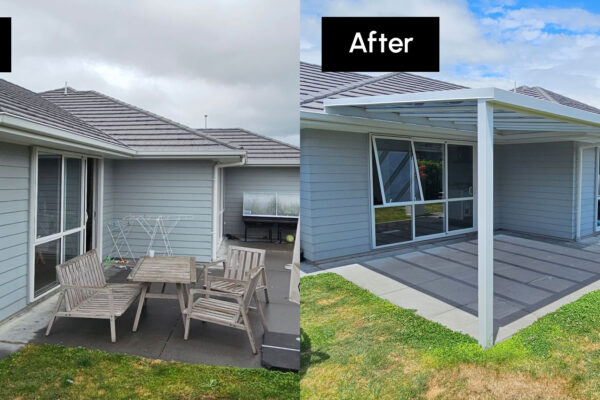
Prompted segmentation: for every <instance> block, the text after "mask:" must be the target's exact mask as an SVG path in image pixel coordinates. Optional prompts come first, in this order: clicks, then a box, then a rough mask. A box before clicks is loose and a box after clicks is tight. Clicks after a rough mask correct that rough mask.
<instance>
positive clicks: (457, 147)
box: [371, 136, 473, 246]
mask: <svg viewBox="0 0 600 400" xmlns="http://www.w3.org/2000/svg"><path fill="white" fill-rule="evenodd" d="M372 147H373V151H372V154H371V156H372V179H373V207H374V212H373V215H374V226H375V246H386V245H391V244H395V243H402V242H408V241H413V240H417V239H421V238H431V237H436V236H443V235H446V234H448V233H450V232H452V233H455V232H456V231H463V230H469V229H472V228H473V146H471V145H466V144H446V143H440V142H429V141H415V140H408V139H393V138H387V137H376V136H374V137H373V141H372Z"/></svg>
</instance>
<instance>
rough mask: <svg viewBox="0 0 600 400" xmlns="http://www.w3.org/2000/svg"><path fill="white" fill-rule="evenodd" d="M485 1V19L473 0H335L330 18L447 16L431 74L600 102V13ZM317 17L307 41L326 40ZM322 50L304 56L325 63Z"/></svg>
mask: <svg viewBox="0 0 600 400" xmlns="http://www.w3.org/2000/svg"><path fill="white" fill-rule="evenodd" d="M482 3H483V7H482V9H483V10H484V16H483V17H478V16H476V15H475V14H474V13H473V12H471V11H470V9H469V7H468V4H467V2H466V1H451V2H449V1H441V0H407V1H402V2H398V1H393V0H370V1H366V0H359V1H354V0H336V1H332V2H328V3H327V6H324V7H323V15H331V16H342V15H349V16H350V15H362V16H371V15H372V16H440V31H441V32H440V36H441V40H440V47H441V54H440V56H441V57H440V61H441V72H439V73H429V74H425V75H428V76H431V77H433V78H437V79H442V80H447V81H451V82H455V83H459V84H463V85H465V86H470V87H482V86H496V87H500V88H505V89H511V88H512V87H513V86H514V81H516V82H517V85H528V86H542V87H545V88H547V89H550V90H553V91H556V92H559V93H561V94H564V95H565V96H569V97H572V98H575V99H577V100H580V101H583V102H586V103H588V104H591V105H594V106H596V107H600V96H599V95H598V94H599V93H600V91H599V89H600V79H598V73H597V71H598V65H600V15H598V14H593V13H591V12H589V11H586V10H583V9H579V8H573V7H569V8H556V7H555V8H544V7H540V8H531V7H530V8H520V9H515V8H514V4H515V3H514V1H512V0H505V1H487V2H486V1H482ZM507 6H511V7H510V8H509V7H507ZM311 18H312V20H308V19H306V18H302V20H301V32H302V38H303V39H307V40H309V41H310V42H311V43H319V42H320V36H319V35H320V33H319V30H318V29H316V28H315V26H314V25H315V22H314V19H315V17H314V16H312V17H311ZM319 52H320V49H314V48H312V49H308V50H307V51H302V52H301V58H302V59H303V60H307V61H308V60H315V59H316V60H319V59H320V55H319V54H318V53H319ZM313 62H314V61H313Z"/></svg>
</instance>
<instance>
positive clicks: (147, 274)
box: [127, 256, 196, 332]
mask: <svg viewBox="0 0 600 400" xmlns="http://www.w3.org/2000/svg"><path fill="white" fill-rule="evenodd" d="M127 279H128V280H130V281H132V282H141V283H142V293H141V294H140V302H139V304H138V309H137V313H136V315H135V322H134V323H133V332H135V331H137V328H138V323H139V322H140V314H141V313H142V308H143V307H144V301H145V300H146V298H149V299H177V300H179V308H180V310H181V318H183V321H184V323H185V316H184V314H183V311H184V310H185V300H184V295H183V292H184V290H183V289H184V286H185V287H187V286H188V285H189V284H191V283H195V282H196V260H195V259H194V257H173V256H170V257H141V258H140V259H139V260H138V262H137V264H136V266H135V267H134V268H133V271H131V273H130V274H129V276H128V277H127ZM152 283H174V284H175V285H176V286H177V294H168V293H150V285H151V284H152Z"/></svg>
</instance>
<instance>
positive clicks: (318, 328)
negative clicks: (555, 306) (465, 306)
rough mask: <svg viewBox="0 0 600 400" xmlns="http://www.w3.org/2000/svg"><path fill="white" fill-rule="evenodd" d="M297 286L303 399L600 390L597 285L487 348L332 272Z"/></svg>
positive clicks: (587, 394)
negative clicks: (299, 311)
mask: <svg viewBox="0 0 600 400" xmlns="http://www.w3.org/2000/svg"><path fill="white" fill-rule="evenodd" d="M301 290H302V304H301V326H302V330H303V332H302V370H301V383H300V386H301V394H302V398H303V399H323V398H335V399H593V398H600V292H593V293H590V294H588V295H585V296H583V297H582V298H581V299H579V300H577V301H575V302H573V303H571V304H568V305H565V306H563V307H562V308H560V309H559V310H557V311H556V312H554V313H552V314H548V315H547V316H545V317H543V318H541V319H540V320H538V321H537V322H536V323H534V324H533V325H531V326H530V327H528V328H526V329H524V330H522V331H520V332H519V333H518V334H516V335H515V336H514V337H512V338H511V339H509V340H506V341H504V342H502V343H499V344H497V345H496V346H494V347H493V348H491V349H490V350H486V351H483V350H481V349H480V348H479V346H478V345H477V342H476V341H475V340H474V339H472V338H470V337H469V336H466V335H463V334H460V333H456V332H453V331H451V330H449V329H447V328H445V327H443V326H442V325H439V324H436V323H433V322H431V321H429V320H426V319H424V318H422V317H419V316H417V315H416V314H415V313H414V312H413V311H411V310H405V309H402V308H400V307H397V306H395V305H393V304H391V303H389V302H388V301H386V300H383V299H380V298H378V297H376V296H374V295H373V294H371V293H370V292H368V291H366V290H363V289H361V288H359V287H357V286H356V285H354V284H352V283H351V282H348V281H346V280H344V279H343V278H341V277H340V276H338V275H335V274H329V273H328V274H321V275H316V276H309V277H305V278H303V279H302V282H301Z"/></svg>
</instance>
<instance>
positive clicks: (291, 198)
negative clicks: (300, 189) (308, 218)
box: [277, 193, 300, 217]
mask: <svg viewBox="0 0 600 400" xmlns="http://www.w3.org/2000/svg"><path fill="white" fill-rule="evenodd" d="M277 215H281V216H287V217H297V216H299V215H300V195H299V194H298V193H278V194H277Z"/></svg>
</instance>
